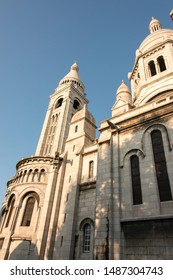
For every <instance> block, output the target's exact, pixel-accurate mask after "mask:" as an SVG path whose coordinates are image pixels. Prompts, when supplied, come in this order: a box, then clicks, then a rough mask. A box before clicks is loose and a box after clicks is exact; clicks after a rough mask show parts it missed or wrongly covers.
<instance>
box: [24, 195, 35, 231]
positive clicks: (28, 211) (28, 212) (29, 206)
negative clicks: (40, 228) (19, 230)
mask: <svg viewBox="0 0 173 280" xmlns="http://www.w3.org/2000/svg"><path fill="white" fill-rule="evenodd" d="M34 204H35V197H34V196H30V197H29V198H28V199H27V202H26V206H25V211H24V214H23V219H22V223H21V226H25V227H29V226H30V223H31V218H32V213H33V210H34Z"/></svg>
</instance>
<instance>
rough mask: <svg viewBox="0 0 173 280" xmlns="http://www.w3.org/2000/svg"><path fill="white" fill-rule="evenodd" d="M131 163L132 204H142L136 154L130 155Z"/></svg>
mask: <svg viewBox="0 0 173 280" xmlns="http://www.w3.org/2000/svg"><path fill="white" fill-rule="evenodd" d="M130 163H131V176H132V193H133V204H134V205H137V204H142V190H141V178H140V169H139V158H138V156H136V155H133V156H131V157H130Z"/></svg>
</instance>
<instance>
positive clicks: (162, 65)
mask: <svg viewBox="0 0 173 280" xmlns="http://www.w3.org/2000/svg"><path fill="white" fill-rule="evenodd" d="M157 62H158V64H159V68H160V72H163V71H165V70H166V65H165V60H164V58H163V56H159V57H158V58H157Z"/></svg>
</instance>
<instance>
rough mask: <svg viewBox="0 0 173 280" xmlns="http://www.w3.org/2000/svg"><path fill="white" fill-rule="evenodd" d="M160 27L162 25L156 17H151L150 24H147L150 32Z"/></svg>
mask: <svg viewBox="0 0 173 280" xmlns="http://www.w3.org/2000/svg"><path fill="white" fill-rule="evenodd" d="M161 28H162V25H161V23H160V21H159V20H158V19H155V18H154V17H152V19H151V21H150V24H149V30H150V33H153V32H156V31H158V30H160V29H161Z"/></svg>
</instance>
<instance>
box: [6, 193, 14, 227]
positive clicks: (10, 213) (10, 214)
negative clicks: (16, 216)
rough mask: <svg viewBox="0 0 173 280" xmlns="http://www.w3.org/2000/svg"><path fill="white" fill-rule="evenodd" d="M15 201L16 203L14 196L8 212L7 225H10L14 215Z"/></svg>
mask: <svg viewBox="0 0 173 280" xmlns="http://www.w3.org/2000/svg"><path fill="white" fill-rule="evenodd" d="M14 203H15V198H14V197H13V198H12V200H11V202H10V206H9V213H8V217H7V222H6V225H5V227H8V226H9V223H10V220H11V217H12V214H13V210H14Z"/></svg>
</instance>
